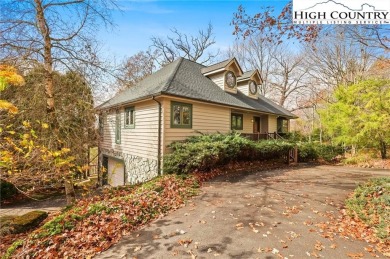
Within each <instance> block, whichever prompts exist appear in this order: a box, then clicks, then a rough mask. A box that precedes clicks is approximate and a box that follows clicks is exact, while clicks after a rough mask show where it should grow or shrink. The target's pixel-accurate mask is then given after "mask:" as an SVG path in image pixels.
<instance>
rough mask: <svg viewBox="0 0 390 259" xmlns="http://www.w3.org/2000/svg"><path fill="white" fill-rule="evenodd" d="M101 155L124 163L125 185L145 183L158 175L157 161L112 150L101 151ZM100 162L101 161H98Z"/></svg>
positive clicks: (103, 149)
mask: <svg viewBox="0 0 390 259" xmlns="http://www.w3.org/2000/svg"><path fill="white" fill-rule="evenodd" d="M101 155H102V157H103V155H106V156H108V157H114V158H117V159H120V160H123V161H124V163H125V173H126V176H125V177H126V184H136V183H142V182H146V181H148V180H150V179H152V178H154V177H156V176H157V175H158V172H157V159H148V158H143V157H139V156H134V155H130V154H127V153H123V152H120V151H115V150H113V149H105V148H102V149H101ZM100 161H102V159H101V160H100Z"/></svg>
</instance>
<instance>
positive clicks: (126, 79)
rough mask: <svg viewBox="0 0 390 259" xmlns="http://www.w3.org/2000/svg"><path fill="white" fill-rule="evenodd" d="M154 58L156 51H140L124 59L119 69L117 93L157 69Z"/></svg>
mask: <svg viewBox="0 0 390 259" xmlns="http://www.w3.org/2000/svg"><path fill="white" fill-rule="evenodd" d="M156 56H157V53H156V51H155V52H151V51H140V52H138V53H137V54H134V55H133V56H131V57H129V58H127V59H125V60H124V61H123V63H122V65H121V66H120V68H119V75H118V84H119V91H121V90H124V89H126V88H129V87H132V86H134V85H136V84H137V83H138V82H139V81H141V80H142V79H144V78H145V77H146V76H148V75H150V74H152V73H153V72H154V71H155V70H156V68H157V66H156V63H155V59H156Z"/></svg>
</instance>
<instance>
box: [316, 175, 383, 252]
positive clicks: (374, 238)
mask: <svg viewBox="0 0 390 259" xmlns="http://www.w3.org/2000/svg"><path fill="white" fill-rule="evenodd" d="M345 205H346V206H345V209H341V210H340V212H341V213H340V216H339V217H337V218H336V217H334V216H332V215H329V217H330V219H331V223H330V224H322V225H320V226H321V227H323V228H324V229H327V231H328V232H330V233H332V234H335V233H338V234H339V235H342V236H344V237H348V236H350V237H353V238H356V239H360V240H365V241H366V242H368V243H371V244H373V245H375V247H376V249H377V250H378V251H380V252H381V253H383V254H384V255H385V256H388V257H390V177H383V178H374V179H370V180H369V181H367V182H365V183H362V184H360V185H359V186H358V187H357V188H356V189H355V190H354V192H353V193H352V194H351V195H350V197H349V198H348V199H347V200H346V204H345ZM372 251H373V249H369V251H368V252H372Z"/></svg>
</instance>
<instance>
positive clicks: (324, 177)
mask: <svg viewBox="0 0 390 259" xmlns="http://www.w3.org/2000/svg"><path fill="white" fill-rule="evenodd" d="M236 171H237V170H236ZM385 175H388V171H386V170H369V169H355V168H348V167H339V166H318V165H306V166H298V167H289V168H283V169H278V170H267V169H264V170H262V168H257V169H256V170H254V172H251V171H250V170H248V171H247V170H244V171H243V172H241V173H234V174H228V175H226V176H220V177H218V178H215V179H213V180H211V181H208V182H207V183H205V184H204V185H203V187H202V190H201V194H200V195H199V196H198V197H196V198H194V199H191V201H189V202H188V204H187V205H186V206H185V207H183V208H181V209H180V210H177V211H175V212H172V213H170V214H169V215H167V216H166V217H164V218H163V219H159V220H157V221H154V222H153V223H151V224H150V225H148V226H147V227H145V228H143V229H142V230H137V231H134V232H133V233H131V235H129V236H127V237H125V238H124V239H122V241H121V242H120V243H119V244H117V245H115V246H114V247H112V248H111V249H109V250H108V251H105V252H103V253H101V254H100V255H98V256H97V258H98V259H106V258H107V259H108V258H126V257H127V258H169V257H173V258H215V257H217V258H289V259H290V258H291V259H294V258H313V257H314V258H384V255H382V254H381V253H379V251H378V250H379V249H377V247H376V245H375V244H374V243H367V242H366V241H365V240H364V239H363V240H359V238H358V237H359V236H358V235H362V236H364V235H365V233H364V228H361V227H360V225H358V224H355V223H353V222H352V221H342V220H343V216H342V214H340V212H342V210H343V209H344V206H345V199H346V198H347V197H348V194H349V193H351V192H352V191H353V190H354V189H355V188H356V184H357V183H363V182H365V181H367V180H368V179H369V178H372V177H374V176H385ZM353 224H355V226H354V227H355V228H354V231H355V232H347V229H346V227H348V226H349V225H353ZM344 226H345V227H344ZM353 234H354V235H353Z"/></svg>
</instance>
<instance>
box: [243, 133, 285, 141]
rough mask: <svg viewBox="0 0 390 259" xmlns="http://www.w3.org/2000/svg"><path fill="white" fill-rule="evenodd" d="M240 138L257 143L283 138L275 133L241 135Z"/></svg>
mask: <svg viewBox="0 0 390 259" xmlns="http://www.w3.org/2000/svg"><path fill="white" fill-rule="evenodd" d="M241 136H243V137H244V138H247V139H250V140H253V141H259V140H268V139H283V137H282V136H281V135H280V134H278V133H277V132H273V133H241Z"/></svg>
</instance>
